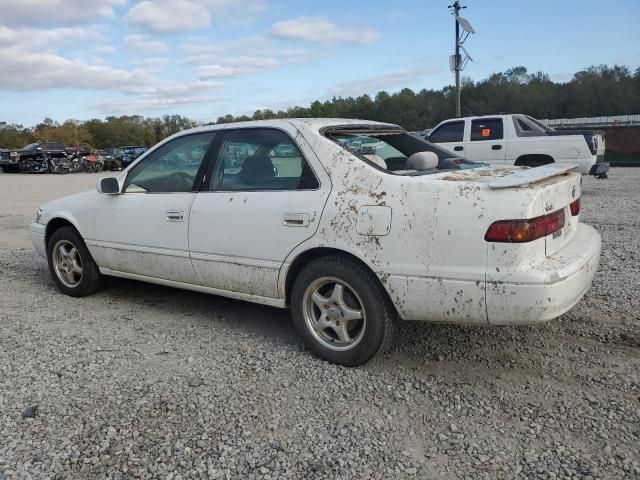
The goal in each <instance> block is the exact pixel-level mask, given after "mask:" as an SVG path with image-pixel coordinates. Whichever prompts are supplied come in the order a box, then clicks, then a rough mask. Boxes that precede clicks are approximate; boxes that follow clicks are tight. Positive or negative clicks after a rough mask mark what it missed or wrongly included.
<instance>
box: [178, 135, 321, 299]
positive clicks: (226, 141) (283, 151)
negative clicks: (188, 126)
mask: <svg viewBox="0 0 640 480" xmlns="http://www.w3.org/2000/svg"><path fill="white" fill-rule="evenodd" d="M292 130H293V127H292ZM293 135H295V132H294V131H292V132H289V133H287V132H284V131H282V130H277V129H273V128H244V129H237V130H230V131H227V132H226V134H225V136H224V138H223V139H222V141H221V143H220V147H219V150H218V155H217V158H216V162H215V165H214V167H213V171H212V174H211V175H208V176H207V177H209V178H210V180H209V182H208V184H207V185H204V188H203V191H201V192H200V193H198V194H197V196H196V199H195V201H194V203H193V207H192V208H191V218H190V224H189V244H190V251H191V259H192V262H193V266H194V268H195V271H196V274H197V275H198V278H199V279H200V281H201V282H202V284H203V285H205V286H207V287H212V288H217V289H220V290H227V291H233V292H239V293H246V294H251V295H256V296H261V297H270V298H278V273H279V271H280V268H281V266H282V264H283V263H284V260H285V258H286V257H287V255H288V254H289V253H290V252H291V251H292V250H293V249H294V248H295V247H296V246H297V245H299V244H300V243H302V242H303V241H304V240H306V239H307V238H309V237H311V236H312V235H313V234H314V233H315V231H316V229H317V228H318V222H319V220H320V215H321V213H322V209H323V208H324V204H325V203H326V201H327V197H328V194H329V191H330V189H331V188H330V182H329V179H328V177H327V176H326V173H324V171H323V170H322V167H321V166H320V165H319V163H318V160H317V159H315V158H313V156H314V154H313V152H312V151H311V149H310V148H309V147H308V146H307V145H306V144H304V145H300V144H297V143H296V142H295V141H294V140H293V138H292V136H293ZM300 142H303V140H300ZM310 160H313V162H312V161H310Z"/></svg>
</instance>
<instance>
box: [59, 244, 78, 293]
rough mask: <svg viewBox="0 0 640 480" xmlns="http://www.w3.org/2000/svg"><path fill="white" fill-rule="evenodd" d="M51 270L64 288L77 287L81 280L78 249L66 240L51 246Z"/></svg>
mask: <svg viewBox="0 0 640 480" xmlns="http://www.w3.org/2000/svg"><path fill="white" fill-rule="evenodd" d="M52 260H53V268H54V270H55V272H56V275H57V276H58V280H60V282H62V284H63V285H64V286H65V287H69V288H74V287H77V286H78V284H79V283H80V281H81V280H82V259H81V258H80V253H79V252H78V249H77V248H76V247H75V246H74V245H73V244H72V243H71V242H69V241H68V240H59V241H58V242H57V243H56V244H55V245H54V246H53V253H52Z"/></svg>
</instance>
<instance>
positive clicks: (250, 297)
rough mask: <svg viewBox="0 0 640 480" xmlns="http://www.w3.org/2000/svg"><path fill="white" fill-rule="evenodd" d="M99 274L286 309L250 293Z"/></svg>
mask: <svg viewBox="0 0 640 480" xmlns="http://www.w3.org/2000/svg"><path fill="white" fill-rule="evenodd" d="M100 273H102V274H103V275H108V276H110V277H120V278H128V279H130V280H139V281H141V282H147V283H155V284H157V285H164V286H165V287H174V288H181V289H183V290H192V291H194V292H200V293H209V294H212V295H219V296H221V297H227V298H234V299H236V300H244V301H246V302H252V303H259V304H261V305H269V306H270V307H278V308H287V306H286V305H285V302H284V299H283V298H269V297H262V296H260V295H252V294H250V293H239V292H230V291H228V290H221V289H218V288H211V287H205V286H202V285H194V284H191V283H184V282H174V281H173V280H165V279H163V278H155V277H147V276H145V275H137V274H135V273H126V272H119V271H117V270H110V269H108V268H100Z"/></svg>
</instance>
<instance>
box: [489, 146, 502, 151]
mask: <svg viewBox="0 0 640 480" xmlns="http://www.w3.org/2000/svg"><path fill="white" fill-rule="evenodd" d="M491 150H502V145H492V146H491Z"/></svg>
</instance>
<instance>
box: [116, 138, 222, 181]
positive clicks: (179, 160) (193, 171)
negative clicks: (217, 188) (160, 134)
mask: <svg viewBox="0 0 640 480" xmlns="http://www.w3.org/2000/svg"><path fill="white" fill-rule="evenodd" d="M214 136H215V132H206V133H198V134H195V135H187V136H184V137H179V138H176V139H175V140H172V141H170V142H169V143H166V144H165V145H163V146H162V147H160V148H158V149H157V150H156V151H155V152H152V153H151V154H150V155H149V156H148V157H146V158H145V159H144V160H142V161H141V162H140V163H139V164H138V165H136V166H135V167H134V168H133V170H131V172H130V173H129V175H127V179H126V184H125V193H132V192H150V193H153V192H190V191H191V190H192V189H193V185H194V181H195V179H196V176H197V174H198V170H199V169H200V166H201V165H202V162H203V160H204V157H205V154H206V152H207V149H208V148H209V145H210V144H211V141H212V140H213V137H214Z"/></svg>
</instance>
